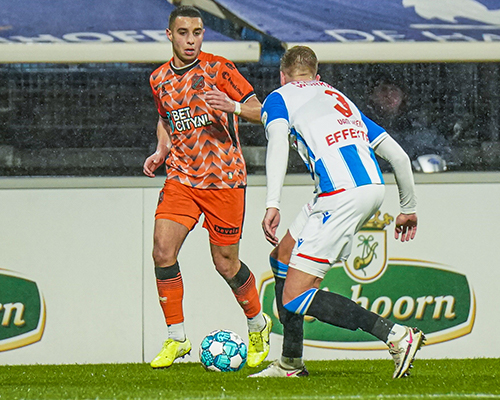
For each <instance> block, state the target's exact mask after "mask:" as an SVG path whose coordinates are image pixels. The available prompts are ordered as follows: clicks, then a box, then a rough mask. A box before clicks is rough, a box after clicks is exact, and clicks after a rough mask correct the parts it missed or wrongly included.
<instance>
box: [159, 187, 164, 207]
mask: <svg viewBox="0 0 500 400" xmlns="http://www.w3.org/2000/svg"><path fill="white" fill-rule="evenodd" d="M164 195H165V194H164V193H163V190H162V191H161V192H160V195H159V196H158V205H160V204H161V203H162V201H163V196H164Z"/></svg>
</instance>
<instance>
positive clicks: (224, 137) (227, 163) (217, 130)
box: [150, 52, 254, 189]
mask: <svg viewBox="0 0 500 400" xmlns="http://www.w3.org/2000/svg"><path fill="white" fill-rule="evenodd" d="M150 84H151V89H152V90H153V96H154V99H155V102H156V106H157V108H158V112H159V113H160V115H161V117H162V118H165V119H166V120H167V121H168V122H169V124H170V137H171V139H172V148H171V150H170V154H169V156H168V157H167V159H166V161H165V162H166V164H167V179H173V180H176V181H178V182H181V183H183V184H185V185H188V186H191V187H196V188H199V189H217V188H219V189H223V188H235V187H244V186H246V165H245V160H244V159H243V154H242V152H241V146H240V140H239V136H238V117H237V116H236V115H234V114H232V113H231V114H228V113H225V112H222V111H218V110H214V109H213V108H211V107H210V106H208V104H206V103H205V100H204V93H205V92H207V91H210V90H213V88H215V87H217V89H218V90H220V91H221V92H225V93H226V94H227V95H228V96H229V97H230V98H231V99H233V100H235V101H238V102H240V103H243V102H245V101H246V100H247V99H248V98H250V97H252V96H253V95H254V90H253V87H252V86H251V85H250V83H248V81H247V80H246V79H245V78H244V77H243V76H242V75H241V74H240V73H239V72H238V70H237V69H236V67H235V66H234V64H233V63H232V62H231V61H229V60H227V59H225V58H223V57H219V56H215V55H213V54H208V53H203V52H201V53H200V55H199V57H198V60H197V61H196V62H195V63H194V64H192V65H190V66H187V67H185V68H182V69H178V68H175V67H173V66H172V60H170V61H169V62H168V63H166V64H163V65H162V66H161V67H160V68H158V69H156V70H155V71H154V72H153V73H152V74H151V77H150Z"/></svg>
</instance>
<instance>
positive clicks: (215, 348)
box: [200, 329, 247, 372]
mask: <svg viewBox="0 0 500 400" xmlns="http://www.w3.org/2000/svg"><path fill="white" fill-rule="evenodd" d="M200 361H201V364H202V365H203V366H204V367H205V368H206V369H207V370H208V371H218V372H231V371H239V370H240V369H241V368H243V366H244V365H245V363H246V361H247V345H246V344H245V342H244V341H243V339H242V338H241V337H240V336H239V335H238V334H237V333H234V332H232V331H229V330H227V329H224V330H220V329H219V330H216V331H213V332H210V333H209V334H208V335H207V336H205V338H204V339H203V341H202V342H201V345H200Z"/></svg>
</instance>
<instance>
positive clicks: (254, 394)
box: [0, 358, 500, 400]
mask: <svg viewBox="0 0 500 400" xmlns="http://www.w3.org/2000/svg"><path fill="white" fill-rule="evenodd" d="M268 363H269V362H265V363H264V365H267V364H268ZM306 365H307V367H308V369H309V372H310V376H309V377H307V378H291V379H287V378H260V379H252V378H247V375H249V374H251V373H253V372H256V371H258V370H260V369H261V368H249V367H247V366H245V367H244V368H243V369H242V370H241V371H239V372H228V373H218V372H207V371H205V370H204V369H203V367H202V366H201V364H199V363H175V364H174V365H173V366H172V367H171V368H169V369H164V370H153V369H151V368H150V367H149V365H148V364H83V365H15V366H14V365H13V366H0V399H1V400H10V399H169V400H170V399H238V400H239V399H242V400H245V399H345V400H349V399H373V400H384V399H433V400H438V399H455V398H456V399H469V398H470V399H500V359H498V358H489V359H486V358H481V359H443V360H425V359H423V360H418V359H417V360H416V361H415V362H414V368H413V370H412V372H411V375H410V376H409V377H407V378H403V379H399V380H393V379H392V378H391V375H392V371H393V362H392V360H338V361H307V362H306Z"/></svg>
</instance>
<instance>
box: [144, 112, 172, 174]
mask: <svg viewBox="0 0 500 400" xmlns="http://www.w3.org/2000/svg"><path fill="white" fill-rule="evenodd" d="M169 129H170V127H169V125H168V122H167V121H165V120H164V119H163V118H162V117H160V118H158V124H157V126H156V136H157V138H158V144H157V146H156V151H155V152H154V153H153V154H151V155H150V156H149V157H148V158H146V161H144V166H143V169H142V171H143V173H144V175H146V176H149V177H150V178H154V177H155V174H154V172H155V171H156V170H157V169H158V167H159V166H160V165H162V164H163V163H164V162H165V159H166V158H167V155H168V153H169V152H170V146H171V145H172V142H171V140H170V134H169V133H168V132H169Z"/></svg>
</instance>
